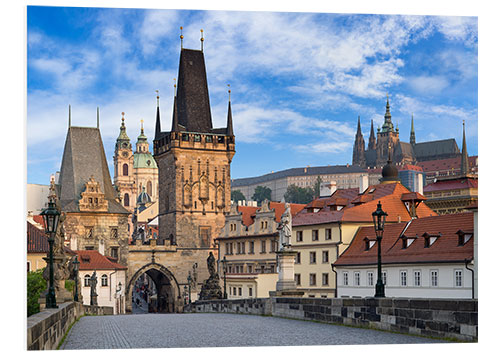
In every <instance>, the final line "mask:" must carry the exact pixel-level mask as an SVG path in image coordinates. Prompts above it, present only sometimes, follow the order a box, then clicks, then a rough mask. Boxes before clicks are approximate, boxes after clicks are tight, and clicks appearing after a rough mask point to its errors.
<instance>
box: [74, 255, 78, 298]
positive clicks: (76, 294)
mask: <svg viewBox="0 0 500 357" xmlns="http://www.w3.org/2000/svg"><path fill="white" fill-rule="evenodd" d="M79 267H80V262H79V261H78V255H75V259H74V260H73V276H74V277H75V297H74V299H73V300H75V301H78V270H79Z"/></svg>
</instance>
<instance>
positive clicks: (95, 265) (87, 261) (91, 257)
mask: <svg viewBox="0 0 500 357" xmlns="http://www.w3.org/2000/svg"><path fill="white" fill-rule="evenodd" d="M75 253H76V254H78V261H79V262H80V270H113V269H118V270H126V269H127V267H126V266H123V265H121V264H118V263H116V262H114V261H113V260H114V259H113V258H111V257H105V256H104V255H102V254H100V253H99V252H98V251H97V250H75Z"/></svg>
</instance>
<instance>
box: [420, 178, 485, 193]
mask: <svg viewBox="0 0 500 357" xmlns="http://www.w3.org/2000/svg"><path fill="white" fill-rule="evenodd" d="M477 183H478V180H477V178H470V177H467V178H464V177H457V178H455V179H451V180H439V181H436V182H433V183H430V184H428V185H426V186H424V192H434V191H444V190H458V189H463V188H477Z"/></svg>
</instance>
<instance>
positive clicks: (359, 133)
mask: <svg viewBox="0 0 500 357" xmlns="http://www.w3.org/2000/svg"><path fill="white" fill-rule="evenodd" d="M356 135H361V136H363V133H362V132H361V122H360V116H359V115H358V131H357V133H356Z"/></svg>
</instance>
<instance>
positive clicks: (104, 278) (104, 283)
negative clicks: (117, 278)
mask: <svg viewBox="0 0 500 357" xmlns="http://www.w3.org/2000/svg"><path fill="white" fill-rule="evenodd" d="M101 286H108V276H107V275H106V274H104V275H103V276H102V277H101Z"/></svg>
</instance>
